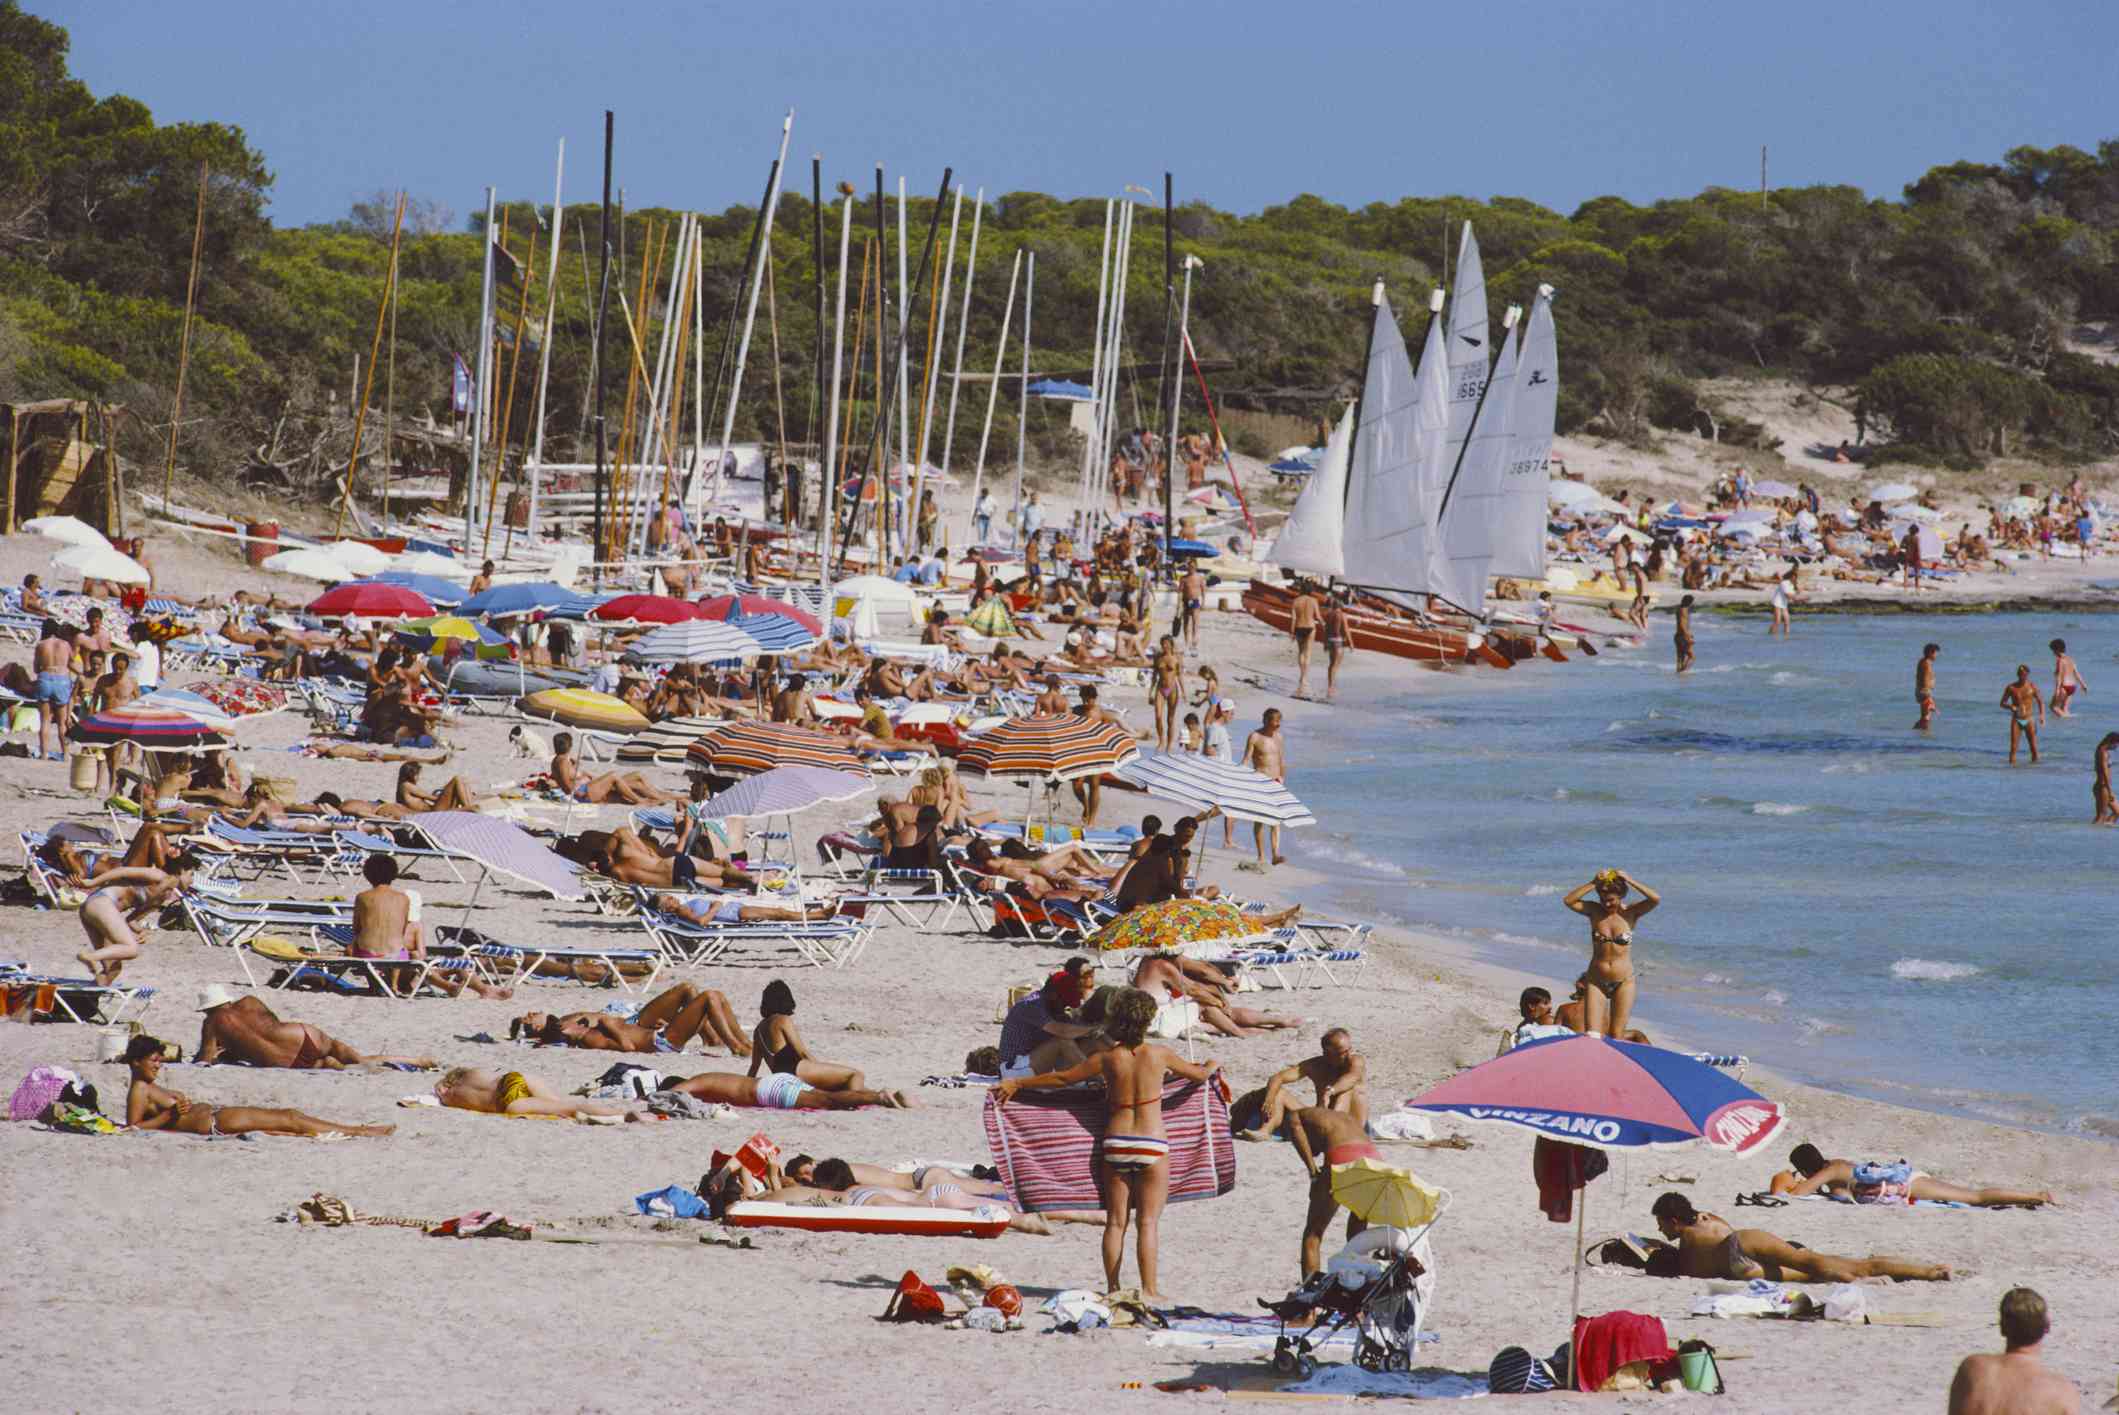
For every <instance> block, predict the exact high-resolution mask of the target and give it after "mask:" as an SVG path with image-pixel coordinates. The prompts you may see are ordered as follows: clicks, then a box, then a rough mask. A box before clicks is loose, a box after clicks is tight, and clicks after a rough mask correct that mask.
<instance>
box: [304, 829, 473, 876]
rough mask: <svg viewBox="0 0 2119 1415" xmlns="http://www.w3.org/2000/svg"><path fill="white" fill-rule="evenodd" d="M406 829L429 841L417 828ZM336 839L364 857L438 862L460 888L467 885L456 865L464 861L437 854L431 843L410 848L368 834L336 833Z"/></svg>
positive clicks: (386, 837) (396, 841) (385, 838)
mask: <svg viewBox="0 0 2119 1415" xmlns="http://www.w3.org/2000/svg"><path fill="white" fill-rule="evenodd" d="M404 828H405V829H406V830H408V831H410V832H412V833H413V834H414V835H416V836H418V837H419V838H420V839H422V840H426V839H427V835H426V832H424V831H422V830H420V828H419V827H418V826H416V825H415V826H406V827H404ZM333 835H334V836H335V837H336V838H337V839H338V841H339V842H340V843H341V844H343V845H344V846H345V847H346V848H347V849H349V850H358V851H360V852H361V854H362V855H363V856H364V857H365V856H368V855H389V856H392V857H394V858H396V859H399V860H439V861H441V863H442V867H443V868H444V869H446V870H448V872H449V873H450V875H452V876H453V877H454V878H455V880H456V882H457V883H458V884H464V883H467V881H466V880H465V879H464V875H463V871H462V870H461V869H459V868H457V863H456V862H457V861H458V860H460V859H462V858H463V857H462V856H460V855H457V854H454V853H452V852H450V851H447V850H438V849H436V848H434V845H433V843H432V842H431V841H429V842H428V843H427V844H426V845H407V844H405V843H404V842H403V841H401V840H399V839H397V838H396V837H395V836H388V835H374V834H370V833H369V832H368V831H366V830H340V831H334V832H333ZM364 862H365V861H364Z"/></svg>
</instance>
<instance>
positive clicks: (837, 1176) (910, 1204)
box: [758, 1160, 1104, 1235]
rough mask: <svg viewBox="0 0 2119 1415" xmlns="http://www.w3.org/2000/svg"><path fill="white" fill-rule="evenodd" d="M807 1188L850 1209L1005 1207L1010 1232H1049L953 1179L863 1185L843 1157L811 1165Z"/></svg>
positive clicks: (783, 1193) (778, 1194)
mask: <svg viewBox="0 0 2119 1415" xmlns="http://www.w3.org/2000/svg"><path fill="white" fill-rule="evenodd" d="M809 1187H810V1188H813V1189H815V1190H819V1191H821V1192H822V1193H824V1194H827V1195H831V1196H834V1197H835V1198H836V1200H837V1201H838V1202H839V1203H842V1204H844V1205H845V1206H846V1207H847V1208H850V1209H889V1208H903V1209H956V1210H959V1211H963V1212H972V1211H976V1210H978V1209H986V1208H998V1209H1004V1210H1006V1211H1007V1214H1008V1231H1009V1232H1011V1233H1037V1234H1047V1235H1049V1234H1050V1233H1051V1232H1052V1225H1051V1224H1050V1223H1048V1222H1046V1221H1045V1220H1044V1218H1042V1217H1041V1216H1039V1215H1037V1214H1026V1213H1018V1212H1016V1209H1015V1206H1014V1204H1013V1202H1012V1201H1010V1200H1008V1199H1006V1198H1001V1199H994V1198H989V1197H985V1196H980V1195H974V1194H972V1193H971V1192H970V1191H969V1190H967V1189H965V1187H964V1186H963V1185H962V1184H959V1183H957V1182H956V1181H955V1180H954V1179H941V1180H937V1181H936V1182H935V1184H934V1186H933V1187H932V1188H928V1189H920V1190H915V1191H913V1192H911V1193H907V1192H906V1191H905V1190H903V1189H900V1188H898V1187H896V1186H895V1185H882V1184H864V1183H861V1182H860V1181H858V1180H856V1179H855V1178H854V1174H853V1166H851V1165H849V1164H848V1163H847V1162H846V1161H845V1160H823V1161H821V1162H819V1163H817V1164H816V1165H814V1166H812V1167H811V1178H810V1184H809ZM794 1193H796V1191H795V1190H791V1189H782V1190H776V1191H772V1192H768V1193H765V1194H761V1195H759V1196H758V1197H759V1200H760V1202H763V1203H768V1204H774V1203H787V1202H789V1197H788V1196H791V1195H793V1194H794ZM1103 1218H1104V1216H1103V1215H1102V1214H1098V1215H1097V1216H1096V1222H1098V1223H1102V1222H1103Z"/></svg>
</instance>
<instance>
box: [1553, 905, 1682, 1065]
mask: <svg viewBox="0 0 2119 1415" xmlns="http://www.w3.org/2000/svg"><path fill="white" fill-rule="evenodd" d="M1632 889H1638V890H1639V891H1640V892H1641V897H1640V898H1639V899H1638V900H1636V901H1635V902H1633V903H1631V904H1628V903H1627V902H1626V894H1627V891H1628V890H1632ZM1591 894H1594V895H1595V896H1596V898H1594V899H1591V898H1590V895H1591ZM1560 902H1561V903H1562V904H1564V905H1566V906H1567V907H1568V908H1569V909H1572V910H1573V911H1574V912H1575V913H1577V914H1580V915H1581V916H1582V917H1583V918H1585V919H1587V920H1589V972H1588V974H1587V976H1588V979H1589V992H1588V993H1587V995H1586V996H1585V997H1584V998H1583V1003H1582V1009H1583V1012H1582V1018H1583V1024H1584V1027H1585V1028H1586V1029H1587V1030H1588V1031H1591V1032H1602V1033H1603V1034H1604V1035H1606V1036H1609V1037H1623V1036H1625V1035H1626V1023H1627V1019H1628V1018H1629V1017H1631V1016H1632V1014H1633V1000H1634V996H1635V994H1636V992H1637V991H1638V988H1637V985H1636V981H1635V978H1634V972H1633V930H1634V926H1635V925H1637V924H1639V923H1640V921H1641V916H1642V915H1644V914H1646V913H1647V912H1648V911H1649V910H1651V909H1653V908H1655V906H1656V905H1658V904H1660V903H1662V902H1663V896H1661V895H1660V894H1657V893H1656V892H1655V891H1654V890H1652V889H1650V888H1649V887H1648V886H1647V885H1645V884H1642V883H1641V882H1640V881H1639V880H1637V879H1635V878H1634V877H1633V876H1632V875H1629V874H1627V873H1626V872H1625V871H1624V870H1599V871H1597V876H1596V878H1595V879H1592V880H1591V881H1589V883H1587V884H1583V885H1577V886H1576V887H1575V889H1574V890H1573V891H1572V892H1571V893H1569V894H1568V896H1567V897H1566V898H1565V899H1562V900H1561V901H1560Z"/></svg>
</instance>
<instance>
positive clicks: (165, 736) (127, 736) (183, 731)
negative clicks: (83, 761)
mask: <svg viewBox="0 0 2119 1415" xmlns="http://www.w3.org/2000/svg"><path fill="white" fill-rule="evenodd" d="M72 737H73V740H74V741H76V742H79V743H81V744H82V745H83V746H100V747H108V746H114V745H116V744H117V743H119V742H137V743H139V744H140V745H141V746H142V747H144V748H146V749H147V750H149V751H153V752H204V751H212V750H214V749H216V748H219V747H225V746H227V745H228V739H227V738H226V737H224V736H222V735H221V734H220V733H218V732H216V731H214V730H213V729H212V728H210V727H208V726H207V725H206V724H205V723H203V722H201V721H199V720H198V719H197V718H195V717H192V716H190V715H188V714H186V713H181V712H178V711H176V710H175V709H173V708H166V707H159V706H156V705H154V704H151V703H145V702H130V703H125V704H123V705H121V706H119V707H114V708H112V709H110V711H108V712H99V713H97V714H96V715H95V716H93V717H84V718H82V719H80V720H79V721H78V722H76V723H74V730H73V733H72Z"/></svg>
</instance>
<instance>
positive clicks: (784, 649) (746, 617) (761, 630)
mask: <svg viewBox="0 0 2119 1415" xmlns="http://www.w3.org/2000/svg"><path fill="white" fill-rule="evenodd" d="M722 622H723V623H724V624H727V625H728V626H729V627H730V628H731V629H741V630H742V631H743V632H744V633H746V634H748V635H750V636H751V637H752V638H754V639H756V640H757V641H758V643H759V644H760V645H761V646H763V648H764V649H765V651H766V652H767V653H800V652H802V650H804V649H806V648H809V647H810V646H811V645H813V644H815V643H816V642H817V636H816V635H815V634H812V633H810V632H809V630H808V629H806V628H804V627H803V625H802V621H801V620H799V619H794V618H790V617H789V616H787V615H785V614H736V615H731V616H730V617H729V618H727V619H725V620H723V621H722Z"/></svg>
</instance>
